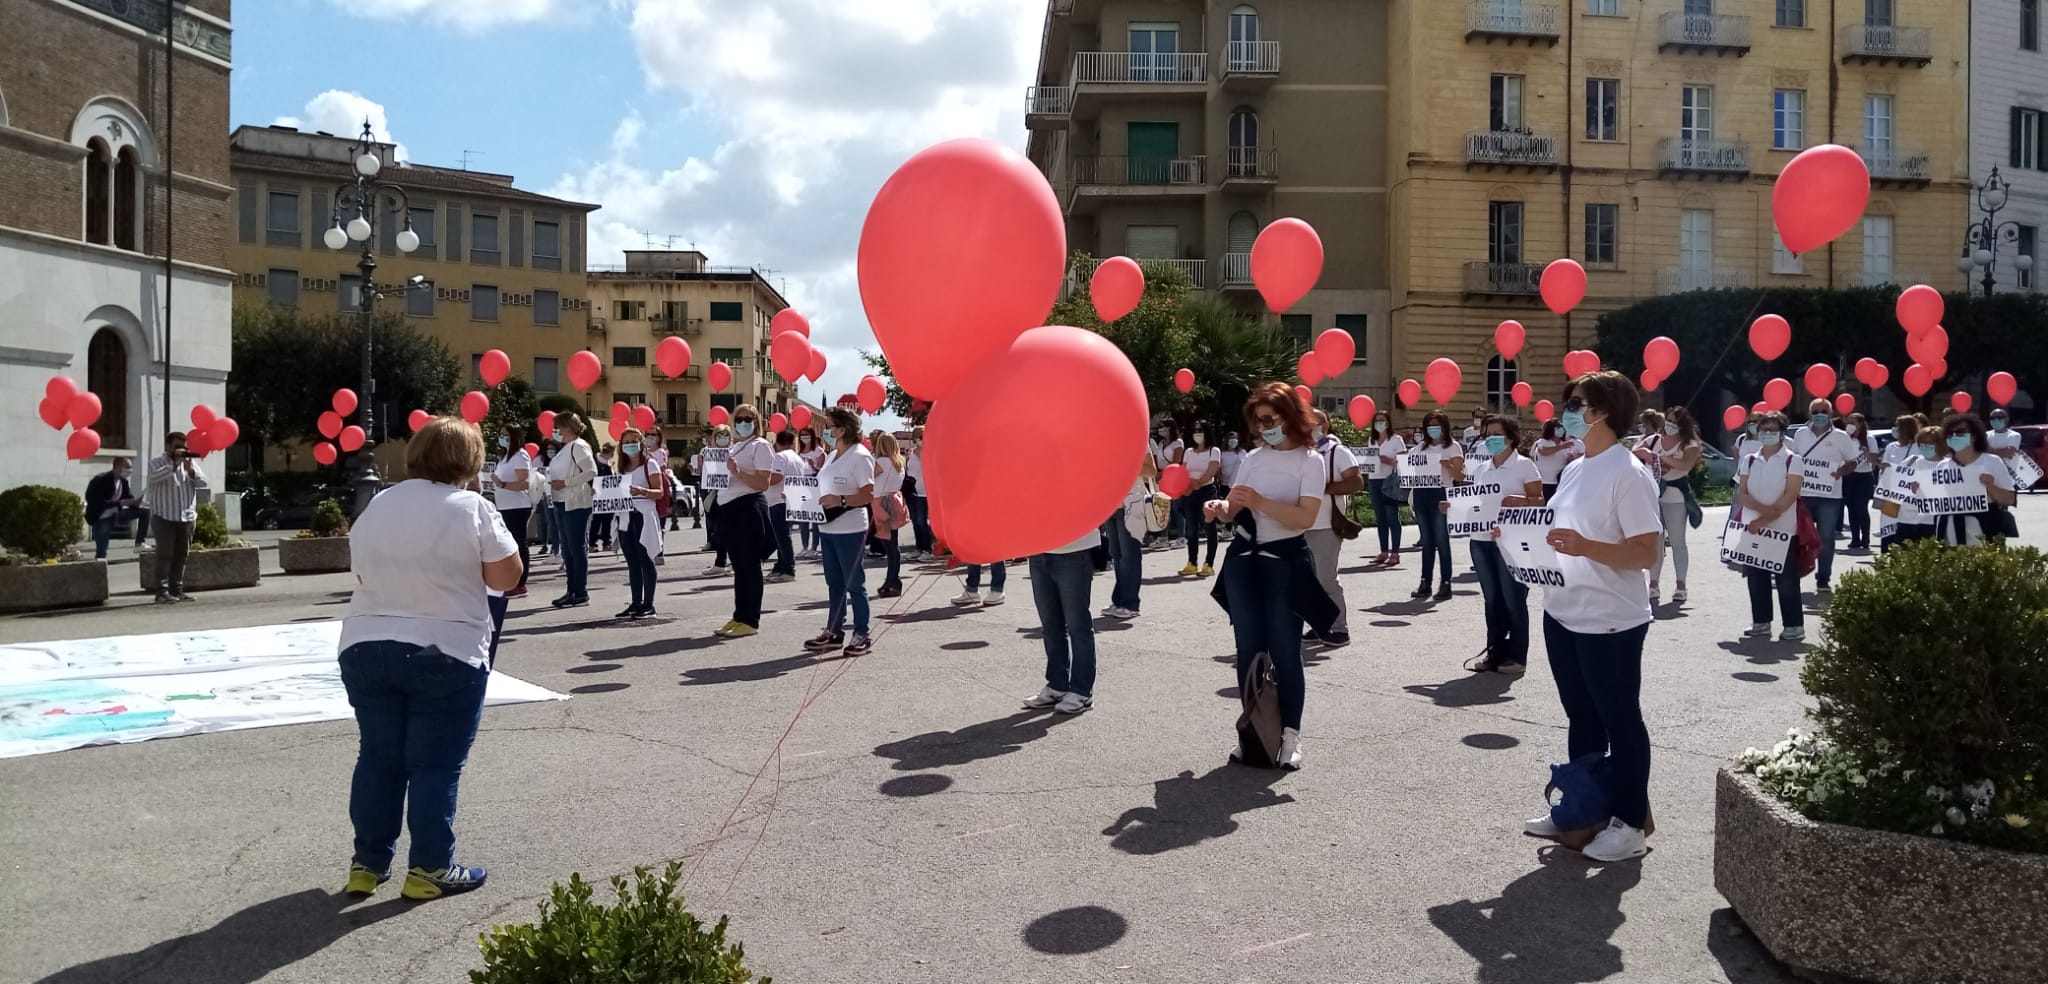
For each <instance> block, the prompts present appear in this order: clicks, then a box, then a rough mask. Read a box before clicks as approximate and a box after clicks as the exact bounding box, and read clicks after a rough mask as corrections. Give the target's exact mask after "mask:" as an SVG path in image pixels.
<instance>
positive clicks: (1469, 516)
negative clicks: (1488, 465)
mask: <svg viewBox="0 0 2048 984" xmlns="http://www.w3.org/2000/svg"><path fill="white" fill-rule="evenodd" d="M1467 460H1468V461H1469V459H1467ZM1444 494H1445V495H1447V496H1449V497H1450V501H1451V511H1450V513H1449V514H1448V515H1447V516H1446V522H1447V523H1448V524H1449V526H1450V530H1451V536H1452V537H1453V538H1457V537H1469V536H1480V537H1483V536H1486V535H1487V534H1488V532H1489V531H1491V530H1492V529H1493V518H1494V517H1495V516H1498V515H1500V501H1501V500H1502V499H1504V498H1506V497H1507V492H1506V491H1505V490H1504V489H1502V488H1501V484H1500V480H1499V479H1496V478H1493V477H1492V476H1491V474H1489V475H1488V477H1486V478H1483V479H1481V480H1479V481H1477V482H1468V483H1466V484H1464V485H1453V486H1451V487H1450V488H1448V489H1446V490H1444Z"/></svg>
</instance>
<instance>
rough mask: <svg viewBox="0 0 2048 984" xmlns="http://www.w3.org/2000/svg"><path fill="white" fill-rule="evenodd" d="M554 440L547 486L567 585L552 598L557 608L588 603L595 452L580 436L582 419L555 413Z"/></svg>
mask: <svg viewBox="0 0 2048 984" xmlns="http://www.w3.org/2000/svg"><path fill="white" fill-rule="evenodd" d="M555 440H557V441H559V442H561V445H562V450H561V451H560V452H558V453H556V455H555V460H554V461H553V462H551V463H550V464H549V465H548V487H549V488H550V489H553V490H554V494H555V509H556V510H557V513H556V516H557V521H558V522H559V523H560V528H559V529H557V530H556V531H555V533H556V536H557V538H558V541H559V544H560V546H559V548H558V549H560V550H561V553H562V570H563V572H564V574H565V576H566V578H567V580H568V587H567V589H566V590H564V591H563V593H562V596H561V597H560V598H556V599H555V600H554V606H555V607H556V608H580V607H582V606H584V605H588V604H590V585H589V580H590V504H591V501H592V497H593V495H594V494H595V492H596V489H595V488H594V485H595V483H596V482H597V455H596V454H595V453H593V452H592V451H591V450H590V443H589V442H588V441H585V440H584V439H583V418H581V417H579V416H577V415H576V414H573V413H558V414H556V415H555Z"/></svg>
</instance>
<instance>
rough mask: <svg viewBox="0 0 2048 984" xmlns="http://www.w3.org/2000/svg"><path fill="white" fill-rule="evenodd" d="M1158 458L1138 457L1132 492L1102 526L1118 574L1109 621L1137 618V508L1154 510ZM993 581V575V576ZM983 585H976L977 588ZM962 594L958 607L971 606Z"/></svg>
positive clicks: (1140, 575) (1141, 528)
mask: <svg viewBox="0 0 2048 984" xmlns="http://www.w3.org/2000/svg"><path fill="white" fill-rule="evenodd" d="M1157 462H1158V458H1157V457H1156V456H1154V455H1153V453H1152V451H1151V450H1150V449H1147V450H1146V451H1144V452H1142V453H1141V454H1139V455H1138V473H1137V476H1136V477H1135V478H1133V479H1131V492H1130V494H1129V495H1126V496H1125V497H1124V505H1123V508H1122V509H1119V510H1117V511H1116V514H1115V515H1113V516H1111V517H1109V521H1108V522H1106V523H1104V524H1102V535H1103V537H1104V538H1106V539H1107V540H1108V541H1109V564H1110V568H1111V569H1112V570H1113V571H1114V572H1115V574H1114V575H1113V577H1114V580H1112V582H1111V584H1110V589H1109V607H1108V608H1105V609H1103V610H1102V614H1103V615H1104V616H1106V617H1108V618H1113V619H1116V620H1118V621H1122V622H1128V621H1130V620H1131V619H1134V618H1137V617H1138V614H1139V612H1138V603H1139V599H1138V588H1139V586H1140V585H1141V584H1142V583H1143V581H1144V575H1145V570H1144V566H1145V565H1144V561H1145V546H1144V542H1143V541H1142V540H1141V539H1140V538H1141V537H1142V536H1143V535H1144V533H1145V524H1144V523H1143V522H1137V523H1136V529H1135V530H1134V529H1133V528H1132V526H1133V519H1132V517H1133V515H1134V514H1133V512H1132V510H1134V509H1145V510H1149V509H1151V508H1152V505H1151V499H1152V483H1153V482H1156V481H1158V479H1159V468H1158V466H1157ZM991 580H993V575H991ZM979 583H980V582H978V581H977V582H976V584H977V586H978V585H979ZM971 594H973V592H971V591H970V592H966V593H963V594H962V595H961V596H960V597H959V598H956V599H954V601H955V602H956V603H958V604H972V603H973V602H972V601H970V600H969V599H968V595H971Z"/></svg>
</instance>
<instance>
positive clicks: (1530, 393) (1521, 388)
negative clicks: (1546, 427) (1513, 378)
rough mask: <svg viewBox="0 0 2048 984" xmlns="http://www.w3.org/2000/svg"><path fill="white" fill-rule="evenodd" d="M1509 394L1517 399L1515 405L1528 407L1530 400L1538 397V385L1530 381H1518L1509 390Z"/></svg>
mask: <svg viewBox="0 0 2048 984" xmlns="http://www.w3.org/2000/svg"><path fill="white" fill-rule="evenodd" d="M1508 395H1509V396H1510V397H1511V398H1512V399H1513V400H1514V401H1515V406H1518V407H1526V406H1528V405H1529V401H1530V400H1533V399H1535V398H1536V387H1534V386H1531V385H1529V384H1528V383H1516V384H1515V385H1514V387H1513V388H1512V389H1510V390H1508Z"/></svg>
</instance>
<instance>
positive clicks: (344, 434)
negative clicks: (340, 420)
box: [341, 397, 468, 451]
mask: <svg viewBox="0 0 2048 984" xmlns="http://www.w3.org/2000/svg"><path fill="white" fill-rule="evenodd" d="M464 399H465V400H466V399H468V398H467V397H464ZM366 437H367V435H365V434H364V433H363V429H362V428H361V427H357V426H356V425H354V424H350V425H348V426H347V427H344V428H342V429H341V449H342V450H343V451H355V450H358V449H360V448H361V447H362V446H363V441H364V439H365V438H366Z"/></svg>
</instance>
